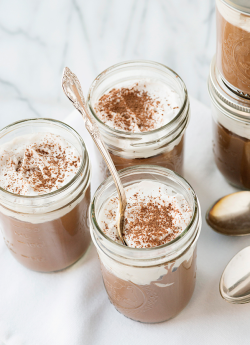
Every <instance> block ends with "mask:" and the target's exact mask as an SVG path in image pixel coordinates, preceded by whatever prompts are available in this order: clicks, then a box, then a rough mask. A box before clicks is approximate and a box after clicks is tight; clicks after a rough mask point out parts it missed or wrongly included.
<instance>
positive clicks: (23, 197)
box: [0, 117, 88, 200]
mask: <svg viewBox="0 0 250 345" xmlns="http://www.w3.org/2000/svg"><path fill="white" fill-rule="evenodd" d="M27 122H29V123H38V122H43V123H45V124H46V123H54V124H56V125H59V126H61V127H62V128H64V129H67V130H68V131H69V132H70V133H71V134H73V135H74V136H75V137H76V138H77V139H78V140H79V142H80V143H81V145H82V146H83V148H84V150H83V153H84V156H83V157H82V162H81V165H80V167H79V169H78V171H77V173H76V174H75V175H74V176H73V177H72V179H71V180H70V181H69V182H68V183H66V184H65V185H63V186H62V187H60V188H58V189H57V190H55V191H53V192H49V193H45V194H41V195H20V194H15V193H12V192H10V191H7V190H6V189H4V188H2V187H1V186H0V193H3V194H5V195H8V196H11V197H15V198H17V199H18V200H37V199H47V198H50V197H53V196H56V195H59V194H60V193H62V192H64V191H65V190H66V189H68V188H69V187H70V186H71V185H73V184H74V183H75V181H76V180H77V179H78V178H79V176H81V173H82V172H83V171H84V168H85V164H86V159H88V151H87V148H86V145H85V143H84V141H83V139H82V137H81V136H80V134H78V133H77V131H76V130H75V129H74V128H72V127H71V126H69V125H68V124H66V123H65V122H62V121H59V120H55V119H51V118H45V117H39V118H34V119H32V118H28V119H23V120H19V121H16V122H13V123H11V124H9V125H7V126H5V127H4V128H2V129H1V130H0V139H1V138H3V137H4V136H5V135H6V134H8V133H10V131H13V130H14V128H13V127H15V126H18V125H21V124H26V123H27Z"/></svg>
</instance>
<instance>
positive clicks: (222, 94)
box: [208, 0, 250, 122]
mask: <svg viewBox="0 0 250 345" xmlns="http://www.w3.org/2000/svg"><path fill="white" fill-rule="evenodd" d="M249 1H250V0H249ZM208 92H209V94H210V98H211V100H212V101H213V102H214V104H215V105H216V106H217V107H220V108H221V109H222V110H224V113H225V112H226V115H228V116H230V117H237V118H241V119H242V120H245V121H247V122H248V121H250V99H247V98H244V97H241V96H239V95H238V94H236V93H235V92H233V91H232V90H231V89H229V87H228V86H226V84H225V83H224V82H223V80H222V78H221V76H220V73H219V71H218V68H217V66H216V58H215V57H214V58H213V60H212V62H211V66H210V74H209V78H208Z"/></svg>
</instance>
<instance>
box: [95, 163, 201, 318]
mask: <svg viewBox="0 0 250 345" xmlns="http://www.w3.org/2000/svg"><path fill="white" fill-rule="evenodd" d="M119 175H120V178H121V181H122V183H123V185H124V186H129V185H132V184H134V183H137V182H140V181H142V180H150V181H157V182H159V183H163V184H166V185H168V186H171V187H172V188H173V189H174V190H175V191H176V192H179V193H181V194H182V195H183V196H184V197H185V198H186V200H187V202H188V204H189V205H190V207H191V208H192V210H193V213H192V219H191V221H190V223H189V225H188V226H187V228H186V229H185V230H184V231H183V232H182V233H181V234H180V235H179V236H178V237H177V238H175V239H174V240H172V241H171V242H169V243H167V244H164V245H161V246H158V247H152V248H131V247H126V246H123V245H121V244H119V243H117V242H114V241H113V240H111V239H110V238H109V237H108V236H106V235H105V234H104V233H103V232H102V230H101V229H100V227H99V225H98V216H99V214H100V210H101V209H102V207H103V204H104V203H105V202H106V200H108V199H109V198H110V197H112V196H114V194H115V192H116V190H115V185H114V182H113V180H112V178H111V177H109V178H108V179H106V180H105V181H104V182H103V183H102V184H101V185H100V187H99V188H98V189H97V191H96V193H95V195H94V197H93V200H92V203H91V207H90V232H91V236H92V240H93V242H94V244H95V246H96V249H97V252H98V255H99V259H100V263H101V269H102V276H103V281H104V285H105V288H106V291H107V294H108V296H109V299H110V301H111V302H112V303H113V305H114V306H115V308H116V309H117V310H118V311H119V312H120V313H122V314H123V315H125V316H127V317H129V318H130V319H133V320H136V321H140V322H146V323H157V322H162V321H166V320H169V319H171V318H173V317H175V316H176V315H177V314H178V313H179V312H180V311H181V310H182V309H183V308H185V306H186V305H187V304H188V302H189V300H190V298H191V296H192V294H193V291H194V287H195V279H196V244H197V239H198V237H199V234H200V230H201V214H200V207H199V201H198V199H197V196H196V194H195V192H194V190H193V189H192V187H191V186H190V185H189V184H188V182H187V181H185V180H184V179H183V178H182V177H181V176H179V175H177V174H176V173H174V172H173V171H171V170H168V169H166V168H163V167H159V166H153V165H141V166H134V167H130V168H126V169H123V170H122V171H120V172H119Z"/></svg>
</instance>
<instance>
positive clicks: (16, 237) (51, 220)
mask: <svg viewBox="0 0 250 345" xmlns="http://www.w3.org/2000/svg"><path fill="white" fill-rule="evenodd" d="M33 121H35V120H30V122H29V123H26V124H24V125H26V126H27V128H31V127H32V125H33ZM37 121H39V120H37ZM40 121H41V126H42V125H44V123H43V122H46V125H47V128H49V126H48V122H49V121H48V120H44V121H43V120H40ZM20 123H21V124H22V122H20ZM20 123H18V124H17V125H16V124H14V125H13V126H14V127H15V126H18V125H20ZM58 126H59V127H60V126H65V127H66V125H64V124H61V123H59V122H58ZM52 129H53V128H52ZM69 129H70V127H69ZM61 130H62V129H61ZM70 130H71V131H72V135H77V134H76V133H74V131H73V130H72V129H70ZM75 139H76V138H75ZM80 146H81V143H80V141H79V147H80ZM88 165H89V163H88V155H87V151H86V149H85V147H82V152H81V151H80V152H79V151H78V149H77V148H75V147H73V146H72V145H71V144H70V143H69V142H68V141H67V140H65V139H64V138H63V137H62V136H60V135H56V134H53V133H50V132H36V133H35V134H25V135H22V136H17V137H15V138H14V139H12V140H11V141H7V142H5V143H4V144H2V145H1V148H0V187H1V190H0V194H1V195H0V226H1V230H2V232H3V237H4V241H5V243H6V245H7V246H8V248H9V249H10V251H11V253H12V254H13V255H14V257H15V258H16V259H17V260H18V261H19V262H20V263H21V264H23V265H24V266H26V267H27V268H30V269H32V270H35V271H40V272H51V271H57V270H61V269H63V268H66V267H68V266H70V265H71V264H73V263H74V262H76V261H77V260H78V259H79V258H80V257H81V256H82V255H83V254H84V253H85V252H86V250H87V248H88V246H89V243H90V234H89V228H88V224H87V219H88V218H87V216H88V214H87V213H88V207H89V203H90V186H89V166H88Z"/></svg>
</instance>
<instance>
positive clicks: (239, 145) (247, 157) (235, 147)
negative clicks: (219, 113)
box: [213, 122, 250, 189]
mask: <svg viewBox="0 0 250 345" xmlns="http://www.w3.org/2000/svg"><path fill="white" fill-rule="evenodd" d="M213 133H214V142H213V152H214V159H215V162H216V165H217V167H218V169H219V170H220V172H221V173H222V174H223V175H224V177H225V178H226V179H227V180H228V182H229V183H231V184H232V185H234V186H236V187H240V188H243V189H250V139H247V138H244V137H241V136H239V135H237V134H235V133H233V132H231V131H229V130H228V129H227V128H225V127H223V126H222V125H221V124H219V123H218V124H217V123H216V122H213Z"/></svg>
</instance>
